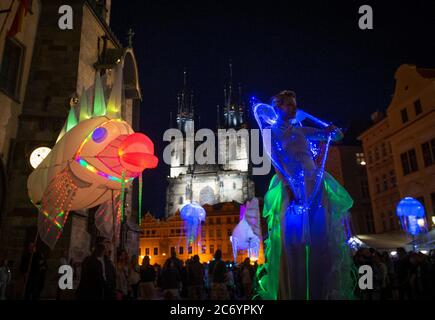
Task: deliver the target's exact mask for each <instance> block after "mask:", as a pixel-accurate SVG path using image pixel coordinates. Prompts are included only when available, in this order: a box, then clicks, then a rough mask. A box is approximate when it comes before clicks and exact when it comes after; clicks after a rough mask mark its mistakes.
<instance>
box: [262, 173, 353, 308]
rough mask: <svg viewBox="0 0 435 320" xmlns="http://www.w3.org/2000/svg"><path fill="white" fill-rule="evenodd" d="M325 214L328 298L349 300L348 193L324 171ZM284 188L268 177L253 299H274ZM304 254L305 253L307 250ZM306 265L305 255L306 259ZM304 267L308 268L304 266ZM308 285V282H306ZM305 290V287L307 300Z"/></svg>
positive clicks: (279, 255)
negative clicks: (262, 259)
mask: <svg viewBox="0 0 435 320" xmlns="http://www.w3.org/2000/svg"><path fill="white" fill-rule="evenodd" d="M323 186H324V190H325V196H326V197H327V200H328V201H327V203H328V211H329V212H330V214H331V224H330V239H329V248H330V255H331V257H332V258H333V261H334V264H333V266H332V270H331V284H330V291H331V293H330V295H329V297H327V298H330V299H352V298H353V288H354V283H355V279H353V278H352V271H354V270H352V259H351V255H350V251H349V246H348V245H347V243H346V235H345V230H344V224H343V219H344V218H346V216H347V214H348V210H349V209H350V208H351V207H352V205H353V200H352V198H351V196H350V195H349V193H348V192H347V191H346V190H345V189H344V188H343V187H342V186H341V185H340V184H339V183H338V182H337V181H336V180H335V179H334V178H333V177H332V176H331V175H330V174H329V173H327V172H325V175H324V179H323ZM284 192H286V190H285V189H284V186H283V184H282V182H281V181H280V180H279V178H278V176H277V175H274V176H273V177H272V180H271V182H270V184H269V189H268V191H267V193H266V195H265V198H264V207H263V217H264V218H266V221H267V227H268V232H269V237H268V239H267V240H266V241H265V250H264V254H265V263H264V264H263V265H262V266H260V267H259V268H258V270H257V278H258V279H259V280H258V290H257V294H256V296H255V298H260V299H263V300H276V299H277V297H278V289H279V266H280V258H281V249H282V244H281V219H280V214H281V206H282V202H283V198H284ZM306 250H307V252H306V254H309V248H308V249H307V248H306ZM306 258H307V262H308V261H309V260H308V255H307V256H306ZM307 268H308V266H307ZM307 284H308V282H307ZM308 297H309V288H307V298H308Z"/></svg>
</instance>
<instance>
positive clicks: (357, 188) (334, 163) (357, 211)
mask: <svg viewBox="0 0 435 320" xmlns="http://www.w3.org/2000/svg"><path fill="white" fill-rule="evenodd" d="M365 166H366V160H365V156H364V153H363V150H362V147H361V146H358V145H347V144H335V145H332V146H331V147H330V149H329V154H328V158H327V160H326V171H328V172H329V173H330V174H331V175H332V176H333V177H334V178H335V179H337V181H338V182H340V184H341V185H342V186H344V188H345V189H346V190H347V192H349V194H350V196H351V197H352V199H353V201H354V204H353V206H352V208H351V209H350V214H351V220H350V222H351V225H350V227H351V231H352V233H353V234H368V233H373V232H374V223H373V214H372V208H371V202H370V194H369V187H368V178H367V172H366V168H365Z"/></svg>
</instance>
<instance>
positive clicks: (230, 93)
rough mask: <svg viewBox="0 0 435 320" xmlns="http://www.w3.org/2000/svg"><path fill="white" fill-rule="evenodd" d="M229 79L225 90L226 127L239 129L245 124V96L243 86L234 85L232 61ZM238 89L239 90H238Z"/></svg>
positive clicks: (229, 65) (230, 61)
mask: <svg viewBox="0 0 435 320" xmlns="http://www.w3.org/2000/svg"><path fill="white" fill-rule="evenodd" d="M228 67H229V68H228V72H229V78H228V82H227V84H226V86H225V89H224V101H225V102H224V106H223V110H224V116H225V126H226V127H229V128H237V127H239V126H240V125H241V124H243V121H244V119H243V109H244V108H243V95H242V87H241V84H239V85H238V88H236V87H235V86H234V84H233V62H232V60H231V59H230V60H229V64H228ZM237 89H238V90H237ZM237 91H238V92H237Z"/></svg>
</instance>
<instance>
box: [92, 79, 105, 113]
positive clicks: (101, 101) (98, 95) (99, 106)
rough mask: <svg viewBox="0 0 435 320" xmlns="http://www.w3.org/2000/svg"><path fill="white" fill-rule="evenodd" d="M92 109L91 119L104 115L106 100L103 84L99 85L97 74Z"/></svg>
mask: <svg viewBox="0 0 435 320" xmlns="http://www.w3.org/2000/svg"><path fill="white" fill-rule="evenodd" d="M94 90H95V91H94V108H93V111H92V117H100V116H104V115H106V99H105V98H104V90H103V84H102V83H101V76H100V73H99V72H97V75H96V78H95V88H94Z"/></svg>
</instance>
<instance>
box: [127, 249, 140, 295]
mask: <svg viewBox="0 0 435 320" xmlns="http://www.w3.org/2000/svg"><path fill="white" fill-rule="evenodd" d="M139 282H140V272H139V264H138V256H137V255H133V256H132V257H131V259H130V265H129V272H128V284H129V287H130V288H129V292H130V299H133V300H136V299H137V298H138V288H139Z"/></svg>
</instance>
